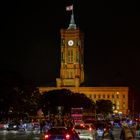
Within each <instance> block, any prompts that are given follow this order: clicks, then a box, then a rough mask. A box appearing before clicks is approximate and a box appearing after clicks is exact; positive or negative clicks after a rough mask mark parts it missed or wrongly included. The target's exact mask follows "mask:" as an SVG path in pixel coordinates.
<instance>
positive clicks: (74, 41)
mask: <svg viewBox="0 0 140 140" xmlns="http://www.w3.org/2000/svg"><path fill="white" fill-rule="evenodd" d="M60 34H61V67H60V78H57V79H56V83H57V87H69V86H71V87H79V86H80V84H81V83H83V82H84V40H83V39H84V36H83V33H82V32H81V31H80V29H79V28H77V27H76V24H75V21H74V14H73V12H72V14H71V19H70V23H69V26H68V28H67V29H61V30H60Z"/></svg>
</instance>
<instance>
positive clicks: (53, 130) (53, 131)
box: [48, 128, 67, 134]
mask: <svg viewBox="0 0 140 140" xmlns="http://www.w3.org/2000/svg"><path fill="white" fill-rule="evenodd" d="M66 132H67V129H66V128H51V129H50V130H48V133H51V134H64V133H66Z"/></svg>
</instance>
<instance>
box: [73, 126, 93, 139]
mask: <svg viewBox="0 0 140 140" xmlns="http://www.w3.org/2000/svg"><path fill="white" fill-rule="evenodd" d="M74 129H75V131H76V132H77V133H78V135H79V137H80V139H81V140H82V139H84V140H85V139H88V140H93V139H94V137H95V130H94V129H93V128H92V127H91V126H89V125H75V126H74Z"/></svg>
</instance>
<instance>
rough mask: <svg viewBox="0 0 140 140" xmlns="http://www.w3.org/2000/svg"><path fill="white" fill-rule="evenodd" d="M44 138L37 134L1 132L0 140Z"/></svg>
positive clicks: (34, 139) (35, 139)
mask: <svg viewBox="0 0 140 140" xmlns="http://www.w3.org/2000/svg"><path fill="white" fill-rule="evenodd" d="M42 139H43V136H42V135H41V134H37V133H33V132H30V133H26V132H18V131H6V130H5V131H0V140H42Z"/></svg>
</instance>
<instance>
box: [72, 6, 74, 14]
mask: <svg viewBox="0 0 140 140" xmlns="http://www.w3.org/2000/svg"><path fill="white" fill-rule="evenodd" d="M73 9H74V7H73V4H72V15H73V14H74V12H73Z"/></svg>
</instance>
